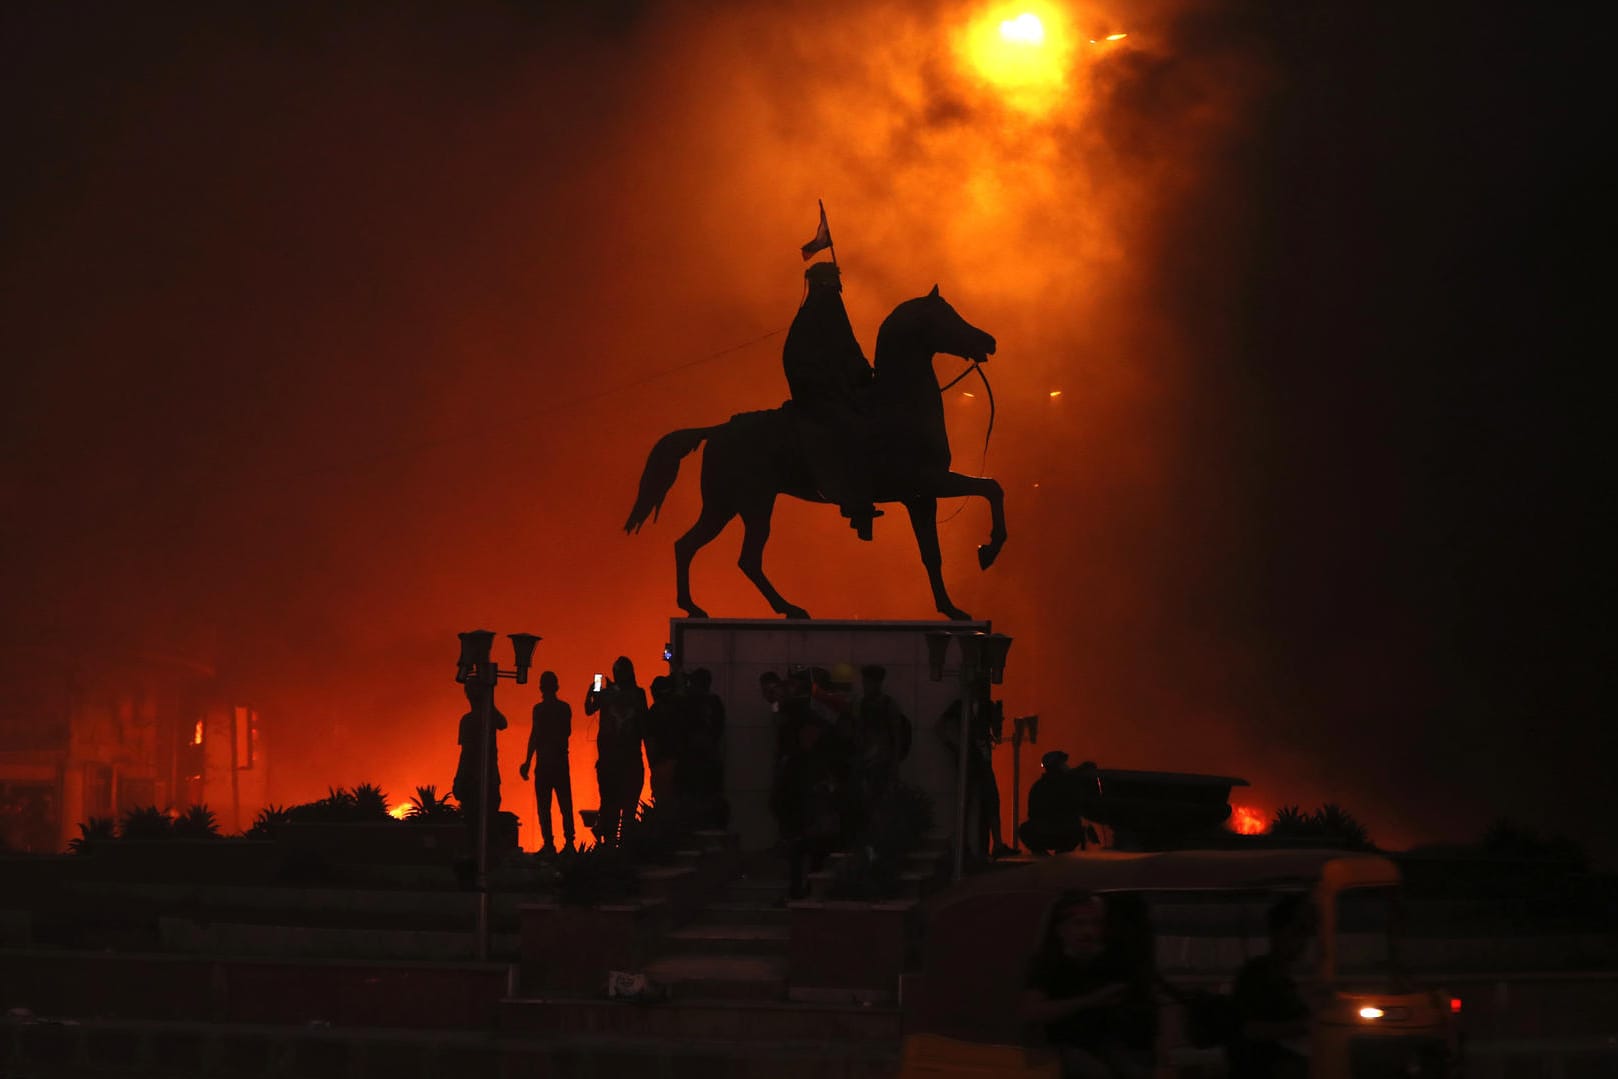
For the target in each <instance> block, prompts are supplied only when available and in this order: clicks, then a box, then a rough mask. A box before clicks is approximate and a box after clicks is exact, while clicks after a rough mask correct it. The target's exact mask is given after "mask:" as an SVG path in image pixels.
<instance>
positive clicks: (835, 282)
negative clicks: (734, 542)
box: [781, 262, 882, 540]
mask: <svg viewBox="0 0 1618 1079" xmlns="http://www.w3.org/2000/svg"><path fill="white" fill-rule="evenodd" d="M804 280H805V282H806V287H805V292H804V297H803V303H802V304H801V305H800V306H799V308H798V313H797V314H796V315H794V316H793V319H792V326H791V327H790V328H789V329H788V330H787V339H786V343H785V344H784V345H783V346H782V348H781V366H782V368H783V369H784V370H785V372H786V376H787V386H788V388H789V389H790V390H791V391H792V401H793V404H794V405H795V406H797V409H798V430H799V441H800V443H801V444H802V446H803V450H804V454H805V458H806V460H807V461H808V463H809V470H810V472H811V474H812V475H813V478H814V481H815V485H816V486H817V487H818V488H819V489H820V493H821V494H822V495H823V496H824V497H825V498H826V500H827V501H830V502H835V503H837V505H838V506H839V508H841V510H842V512H843V516H844V517H847V518H848V519H849V524H850V525H851V526H852V527H853V529H854V531H855V532H856V533H857V534H858V535H859V537H860V539H862V540H869V539H870V538H871V521H872V518H875V517H880V516H882V512H881V511H880V510H878V509H877V508H876V506H875V504H874V503H873V502H872V490H871V476H870V469H871V453H870V446H869V442H870V432H869V429H868V424H867V421H866V417H865V415H864V394H865V391H866V388H867V387H868V386H870V385H871V380H872V372H871V365H870V363H869V362H867V361H866V359H865V350H864V349H862V348H860V343H859V340H858V339H857V338H856V337H855V336H854V327H853V325H852V324H851V323H850V322H849V321H848V311H847V310H846V309H845V308H844V307H843V279H842V272H841V271H840V270H839V269H838V268H837V264H836V263H835V262H817V263H815V264H814V265H813V266H810V267H809V268H808V269H807V270H805V271H804Z"/></svg>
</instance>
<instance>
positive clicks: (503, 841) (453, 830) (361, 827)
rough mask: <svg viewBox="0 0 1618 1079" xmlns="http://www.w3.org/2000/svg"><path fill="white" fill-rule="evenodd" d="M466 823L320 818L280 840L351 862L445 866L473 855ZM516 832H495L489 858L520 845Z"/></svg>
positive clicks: (289, 829)
mask: <svg viewBox="0 0 1618 1079" xmlns="http://www.w3.org/2000/svg"><path fill="white" fill-rule="evenodd" d="M469 838H470V837H469V836H468V835H467V831H466V825H465V824H464V823H462V822H460V821H446V822H445V823H443V824H420V823H416V822H413V821H360V822H355V823H352V824H324V823H317V822H306V823H294V824H285V825H282V826H281V827H280V829H279V830H278V832H277V842H278V843H280V844H281V845H282V847H283V848H284V849H285V850H286V851H288V852H289V853H298V854H305V855H307V854H315V855H319V856H321V857H325V858H330V859H332V860H333V861H335V862H338V863H341V864H346V865H443V864H447V863H449V862H453V861H454V860H455V859H457V858H466V857H470V856H471V855H472V850H471V843H470V842H469ZM516 845H517V836H516V834H515V832H508V833H507V834H506V835H501V834H500V833H499V832H496V833H494V835H493V836H491V837H490V843H489V857H490V858H491V859H495V858H499V857H502V856H503V855H505V854H507V853H509V852H510V851H511V850H513V849H515V848H516Z"/></svg>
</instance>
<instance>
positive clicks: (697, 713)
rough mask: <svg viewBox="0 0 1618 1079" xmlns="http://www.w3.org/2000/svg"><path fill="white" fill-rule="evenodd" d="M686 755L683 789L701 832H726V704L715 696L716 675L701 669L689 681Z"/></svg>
mask: <svg viewBox="0 0 1618 1079" xmlns="http://www.w3.org/2000/svg"><path fill="white" fill-rule="evenodd" d="M685 716H686V751H687V752H686V755H687V757H688V758H689V763H690V767H689V770H688V771H687V772H685V773H684V780H683V781H682V783H681V787H682V789H683V790H685V791H686V792H687V793H688V794H689V796H690V799H691V802H692V803H693V805H695V806H696V807H697V809H696V812H695V814H694V818H693V819H694V820H695V821H696V822H697V826H698V827H699V828H723V827H725V826H726V824H727V823H728V820H729V814H728V813H726V812H725V808H724V797H725V702H724V701H722V700H720V698H719V695H718V694H717V693H715V692H713V672H712V671H710V670H708V669H707V668H706V667H698V668H697V669H696V670H694V671H692V672H691V674H690V676H689V677H688V678H687V680H686V712H685Z"/></svg>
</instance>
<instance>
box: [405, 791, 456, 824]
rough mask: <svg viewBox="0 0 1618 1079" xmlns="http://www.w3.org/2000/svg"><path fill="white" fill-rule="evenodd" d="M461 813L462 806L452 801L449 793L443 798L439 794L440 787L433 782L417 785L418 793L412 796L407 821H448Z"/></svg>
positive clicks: (406, 815) (406, 814)
mask: <svg viewBox="0 0 1618 1079" xmlns="http://www.w3.org/2000/svg"><path fill="white" fill-rule="evenodd" d="M460 815H461V807H460V806H458V805H456V804H455V803H454V802H452V801H450V797H449V795H447V794H446V795H444V796H443V797H442V798H440V797H439V796H438V787H437V786H436V785H434V784H432V783H428V784H427V785H426V786H423V787H417V788H416V793H415V794H413V795H411V796H410V809H409V811H408V812H406V813H405V820H407V821H423V822H425V821H448V820H455V819H457V818H458V817H460Z"/></svg>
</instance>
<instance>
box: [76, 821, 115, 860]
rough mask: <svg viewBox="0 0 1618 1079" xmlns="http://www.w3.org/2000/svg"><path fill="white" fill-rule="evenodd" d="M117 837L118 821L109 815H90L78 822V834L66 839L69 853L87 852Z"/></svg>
mask: <svg viewBox="0 0 1618 1079" xmlns="http://www.w3.org/2000/svg"><path fill="white" fill-rule="evenodd" d="M116 838H118V822H117V821H115V820H113V819H112V818H111V817H91V818H90V819H89V820H88V821H83V822H81V823H80V824H79V834H78V837H77V838H75V839H70V840H68V844H67V849H68V853H69V854H89V853H90V852H91V851H93V850H95V849H96V847H97V846H100V845H101V844H104V843H111V842H112V841H113V840H114V839H116Z"/></svg>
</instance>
